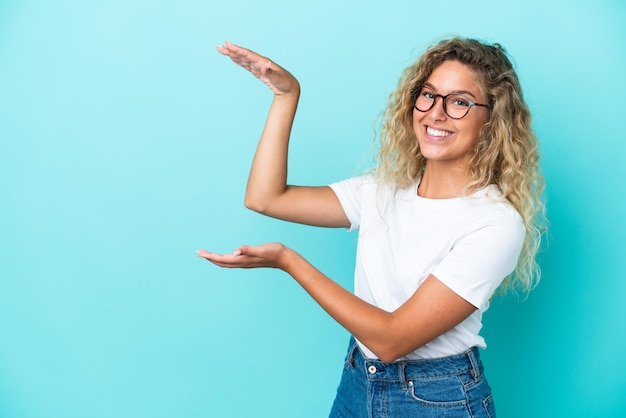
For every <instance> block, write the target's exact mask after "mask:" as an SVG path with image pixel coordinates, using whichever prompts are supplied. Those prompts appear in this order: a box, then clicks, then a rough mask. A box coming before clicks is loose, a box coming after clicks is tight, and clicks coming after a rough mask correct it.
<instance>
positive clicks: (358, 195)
mask: <svg viewBox="0 0 626 418" xmlns="http://www.w3.org/2000/svg"><path fill="white" fill-rule="evenodd" d="M373 184H374V180H373V179H372V177H371V176H360V177H354V178H351V179H348V180H343V181H339V182H337V183H332V184H331V185H330V188H331V189H332V190H333V191H334V192H335V195H336V196H337V199H339V203H340V204H341V206H342V208H343V211H344V212H345V214H346V217H347V218H348V220H349V221H350V227H349V228H348V230H349V231H353V230H355V229H358V228H359V226H360V224H361V213H362V208H363V202H364V201H366V199H367V196H366V194H367V193H368V190H367V189H369V188H370V187H368V186H372V185H373Z"/></svg>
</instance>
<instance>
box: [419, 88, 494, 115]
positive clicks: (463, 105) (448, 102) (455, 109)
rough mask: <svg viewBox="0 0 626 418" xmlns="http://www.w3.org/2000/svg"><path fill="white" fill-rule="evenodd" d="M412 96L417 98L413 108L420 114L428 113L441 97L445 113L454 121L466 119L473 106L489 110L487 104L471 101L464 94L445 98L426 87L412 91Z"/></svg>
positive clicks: (449, 95)
mask: <svg viewBox="0 0 626 418" xmlns="http://www.w3.org/2000/svg"><path fill="white" fill-rule="evenodd" d="M411 95H412V96H413V97H415V104H414V105H413V106H414V107H415V109H417V110H419V111H420V112H428V111H429V110H430V109H432V108H433V106H434V105H435V103H436V102H437V98H438V97H441V100H442V101H443V111H444V112H445V114H446V115H448V116H449V117H451V118H452V119H461V118H463V117H465V115H467V113H468V112H469V111H470V109H471V108H472V106H482V107H486V108H489V106H488V105H486V104H480V103H476V102H473V101H471V100H470V99H469V97H467V96H465V95H463V94H459V93H450V94H446V95H445V96H443V95H441V94H435V93H433V92H432V91H431V90H430V89H427V88H425V87H418V88H416V89H413V90H411Z"/></svg>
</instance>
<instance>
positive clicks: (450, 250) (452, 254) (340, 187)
mask: <svg viewBox="0 0 626 418" xmlns="http://www.w3.org/2000/svg"><path fill="white" fill-rule="evenodd" d="M417 186H418V183H416V184H413V185H411V186H410V187H407V188H405V189H398V190H395V191H394V189H392V188H391V187H388V186H379V184H378V183H377V182H376V180H375V179H374V178H373V177H371V176H363V177H356V178H353V179H349V180H344V181H341V182H338V183H334V184H331V185H330V187H331V188H332V189H333V191H334V192H335V194H336V195H337V197H338V198H339V201H340V202H341V205H342V207H343V210H344V211H345V213H346V216H347V217H348V219H349V220H350V223H351V226H350V228H349V230H354V229H357V228H358V229H359V239H358V245H357V256H356V269H355V276H354V280H355V282H354V290H355V294H356V295H357V296H359V297H360V298H361V299H363V300H365V301H367V302H369V303H371V304H373V305H375V306H377V307H379V308H381V309H384V310H386V311H388V312H392V311H394V310H396V309H397V308H398V307H399V306H400V305H402V304H403V303H404V302H405V301H406V300H407V299H409V298H410V297H411V296H412V295H413V294H414V293H415V290H416V289H417V288H418V287H419V286H420V284H421V283H422V282H423V281H424V280H425V279H426V278H427V277H428V276H429V275H430V274H432V275H434V276H435V277H437V279H439V280H440V281H441V282H443V283H444V284H445V285H446V286H448V287H449V288H450V289H451V290H452V291H454V292H455V293H457V294H458V295H460V296H461V297H462V298H464V299H465V300H467V301H468V302H470V303H471V304H472V305H474V306H475V307H477V308H478V309H477V310H476V311H474V313H472V315H470V316H469V317H468V318H467V319H465V320H464V321H463V322H462V323H460V324H459V325H457V326H456V327H454V328H453V329H451V330H450V331H448V332H446V333H445V334H443V335H441V336H439V337H437V338H435V339H434V340H432V341H430V342H429V343H427V344H426V345H424V346H422V347H420V348H419V349H417V350H416V351H414V352H412V353H410V354H408V355H407V356H406V357H403V359H411V360H414V359H421V358H438V357H445V356H450V355H455V354H459V353H462V352H464V351H465V350H467V349H468V348H470V347H473V346H478V347H480V348H485V347H486V344H485V340H484V339H483V338H482V337H481V336H480V335H479V334H478V333H479V331H480V329H481V327H482V322H481V321H482V314H483V312H485V311H486V310H487V308H488V307H489V298H490V297H491V296H492V294H493V292H494V291H495V289H496V288H497V287H498V286H499V285H500V283H501V282H502V280H503V279H504V277H506V276H507V275H509V274H510V273H511V272H512V271H513V270H514V269H515V266H516V265H517V259H518V257H519V254H520V252H521V248H522V244H523V241H524V236H525V228H524V225H523V223H522V218H521V216H520V215H519V213H518V212H517V211H516V210H515V209H514V208H513V206H511V204H510V203H509V202H508V201H507V200H506V199H505V198H504V197H503V196H502V193H501V192H500V190H499V189H498V188H497V187H496V186H489V187H487V188H485V189H482V190H479V191H477V192H475V193H473V194H472V195H470V196H466V197H460V198H452V199H426V198H422V197H420V196H418V195H417ZM359 345H360V347H361V349H362V350H363V353H364V354H365V356H366V357H368V358H376V355H375V354H374V353H372V352H371V351H370V350H369V349H368V348H367V347H365V346H364V345H363V344H362V343H360V342H359Z"/></svg>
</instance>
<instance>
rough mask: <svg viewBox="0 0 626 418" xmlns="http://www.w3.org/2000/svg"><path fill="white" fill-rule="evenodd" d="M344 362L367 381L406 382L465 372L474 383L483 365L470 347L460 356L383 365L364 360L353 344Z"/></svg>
mask: <svg viewBox="0 0 626 418" xmlns="http://www.w3.org/2000/svg"><path fill="white" fill-rule="evenodd" d="M348 360H349V361H350V363H351V364H352V366H353V367H359V368H360V367H362V368H363V370H364V372H365V374H366V375H367V378H368V380H376V381H388V382H408V381H410V380H417V379H424V378H428V377H437V376H451V375H458V374H461V373H468V372H469V373H470V374H471V376H472V378H473V379H474V380H475V381H478V380H479V378H480V376H481V375H482V373H483V365H482V362H481V360H480V355H479V353H478V348H477V347H472V348H470V349H468V350H467V351H465V352H463V353H461V354H457V355H454V356H449V357H443V358H435V359H423V360H400V361H396V362H393V363H385V362H383V361H380V360H370V359H366V358H365V357H364V356H363V353H362V352H361V349H360V348H359V346H358V344H357V343H356V341H354V343H353V344H352V345H351V347H350V351H349V352H348Z"/></svg>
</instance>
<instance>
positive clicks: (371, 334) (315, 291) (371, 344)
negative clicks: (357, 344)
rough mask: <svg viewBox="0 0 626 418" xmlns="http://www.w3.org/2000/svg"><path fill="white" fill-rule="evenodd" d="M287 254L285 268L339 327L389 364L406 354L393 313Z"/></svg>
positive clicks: (295, 256)
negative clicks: (367, 300)
mask: <svg viewBox="0 0 626 418" xmlns="http://www.w3.org/2000/svg"><path fill="white" fill-rule="evenodd" d="M286 251H287V254H286V256H285V257H284V258H285V262H284V264H283V266H282V269H283V270H284V271H286V272H287V273H289V274H290V275H291V276H292V277H293V278H294V279H295V280H296V281H297V282H298V283H299V284H300V285H301V286H302V287H303V288H304V290H305V291H306V292H307V293H308V294H309V295H311V297H312V298H313V299H314V300H315V301H316V302H317V303H318V304H319V305H320V306H321V307H322V308H323V309H324V310H325V311H326V312H327V313H328V314H329V315H330V316H331V317H333V318H334V319H335V320H336V321H337V322H338V323H339V324H341V325H342V326H343V327H344V328H346V329H347V330H348V331H349V332H350V333H351V334H352V335H354V336H355V337H356V338H357V339H359V341H361V342H362V343H363V344H365V345H366V346H367V347H368V348H369V349H370V350H372V351H373V352H374V353H376V354H377V355H378V356H379V358H381V359H384V360H385V361H393V360H395V359H396V358H398V357H400V356H402V355H403V354H405V353H400V351H398V347H397V346H396V345H397V344H396V341H401V340H402V338H401V336H399V335H395V333H396V331H397V329H396V327H395V325H396V324H395V323H394V321H395V318H394V314H393V313H390V312H387V311H384V310H383V309H380V308H378V307H376V306H374V305H372V304H370V303H367V302H365V301H364V300H362V299H360V298H359V297H357V296H355V295H354V294H352V293H350V292H349V291H347V290H346V289H344V288H343V287H341V286H340V285H338V284H337V283H335V282H334V281H333V280H331V279H330V278H328V277H327V276H325V275H324V274H323V273H321V272H320V271H319V270H318V269H317V268H315V267H314V266H313V265H311V264H310V263H309V262H308V261H307V260H305V259H304V258H303V257H302V256H300V255H299V254H298V253H296V252H294V251H293V250H290V249H287V250H286ZM397 337H398V338H397ZM400 350H402V348H400Z"/></svg>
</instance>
